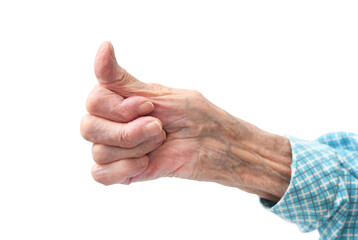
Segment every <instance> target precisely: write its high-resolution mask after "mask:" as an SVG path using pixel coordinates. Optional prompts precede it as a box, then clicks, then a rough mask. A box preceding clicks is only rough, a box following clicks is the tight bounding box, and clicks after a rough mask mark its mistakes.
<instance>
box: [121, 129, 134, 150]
mask: <svg viewBox="0 0 358 240" xmlns="http://www.w3.org/2000/svg"><path fill="white" fill-rule="evenodd" d="M119 142H120V143H121V145H123V146H124V147H134V143H133V138H132V137H131V134H130V133H129V132H128V131H126V130H125V129H123V130H122V131H120V132H119Z"/></svg>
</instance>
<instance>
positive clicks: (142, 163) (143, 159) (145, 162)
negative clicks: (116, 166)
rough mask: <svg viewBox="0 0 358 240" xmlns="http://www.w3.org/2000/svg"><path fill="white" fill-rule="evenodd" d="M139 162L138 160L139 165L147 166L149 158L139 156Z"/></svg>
mask: <svg viewBox="0 0 358 240" xmlns="http://www.w3.org/2000/svg"><path fill="white" fill-rule="evenodd" d="M137 162H138V167H144V166H146V165H147V162H148V161H147V158H146V157H142V158H139V159H138V160H137Z"/></svg>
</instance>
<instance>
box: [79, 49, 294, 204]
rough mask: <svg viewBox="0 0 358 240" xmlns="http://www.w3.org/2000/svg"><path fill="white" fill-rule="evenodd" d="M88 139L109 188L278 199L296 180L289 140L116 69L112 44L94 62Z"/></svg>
mask: <svg viewBox="0 0 358 240" xmlns="http://www.w3.org/2000/svg"><path fill="white" fill-rule="evenodd" d="M95 74H96V77H97V79H98V83H99V84H98V85H97V86H95V88H94V89H93V90H92V92H91V93H90V95H89V96H88V100H87V104H86V105H87V110H88V112H89V114H88V115H86V116H84V118H83V119H82V122H81V134H82V136H83V137H84V138H85V139H86V140H88V141H90V142H93V148H92V153H93V159H94V160H95V162H96V164H95V165H94V167H93V169H92V175H93V177H94V179H95V180H96V181H98V182H100V183H103V184H105V185H109V184H114V183H122V184H129V183H131V182H136V181H144V180H151V179H156V178H160V177H168V176H169V177H179V178H187V179H193V180H201V181H213V182H217V183H220V184H223V185H227V186H232V187H237V188H240V189H242V190H245V191H247V192H250V193H255V194H257V195H259V196H261V197H263V198H266V199H269V200H273V201H277V200H279V199H280V198H281V197H282V195H283V194H284V192H285V190H286V189H287V187H288V184H289V181H290V174H291V168H290V163H291V147H290V144H289V140H288V139H286V138H284V137H281V136H277V135H274V134H270V133H267V132H264V131H262V130H260V129H258V128H256V127H255V126H253V125H251V124H249V123H247V122H245V121H243V120H240V119H238V118H235V117H233V116H231V115H230V114H228V113H227V112H225V111H224V110H222V109H220V108H218V107H217V106H215V105H214V104H212V103H211V102H209V101H208V100H207V99H206V98H205V97H203V96H202V95H201V94H200V93H199V92H197V91H192V90H182V89H174V88H169V87H165V86H162V85H159V84H154V83H144V82H141V81H139V80H137V79H136V78H134V77H133V76H131V75H130V74H129V73H128V72H126V70H125V69H123V68H122V67H120V66H119V65H118V64H117V61H116V58H115V55H114V50H113V47H112V45H111V44H110V43H109V42H105V43H103V44H102V45H101V46H100V48H99V50H98V53H97V56H96V60H95Z"/></svg>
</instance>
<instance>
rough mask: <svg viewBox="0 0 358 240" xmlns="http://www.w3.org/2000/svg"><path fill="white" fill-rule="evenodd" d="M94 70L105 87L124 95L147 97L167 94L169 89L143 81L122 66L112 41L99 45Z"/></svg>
mask: <svg viewBox="0 0 358 240" xmlns="http://www.w3.org/2000/svg"><path fill="white" fill-rule="evenodd" d="M94 70H95V74H96V77H97V79H98V82H99V83H100V84H101V85H102V86H103V87H105V88H107V89H109V90H112V91H114V92H116V93H118V94H120V95H121V96H124V97H130V96H134V95H137V96H138V95H139V96H145V97H151V96H160V95H165V94H167V92H168V91H169V89H168V88H166V87H163V86H161V85H157V84H151V83H143V82H141V81H139V80H138V79H136V78H135V77H133V76H132V75H130V74H129V73H128V72H127V71H126V70H125V69H124V68H122V67H120V66H119V65H118V63H117V60H116V57H115V54H114V50H113V46H112V44H111V43H110V42H104V43H102V44H101V46H100V47H99V49H98V52H97V55H96V60H95V64H94Z"/></svg>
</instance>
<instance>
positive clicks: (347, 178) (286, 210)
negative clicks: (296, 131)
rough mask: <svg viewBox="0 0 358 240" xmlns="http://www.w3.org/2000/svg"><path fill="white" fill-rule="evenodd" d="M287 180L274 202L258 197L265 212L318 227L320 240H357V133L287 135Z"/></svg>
mask: <svg viewBox="0 0 358 240" xmlns="http://www.w3.org/2000/svg"><path fill="white" fill-rule="evenodd" d="M288 138H289V140H290V143H291V148H292V164H291V169H292V173H291V182H290V185H289V187H288V189H287V191H286V193H285V194H284V196H283V197H282V198H281V200H280V201H279V202H277V203H275V202H271V201H268V200H265V199H260V202H261V203H262V205H263V206H264V207H265V208H267V209H268V210H269V211H270V212H272V213H274V214H276V215H278V216H280V217H281V218H283V219H285V220H287V221H289V222H293V223H295V224H297V225H298V227H299V229H300V230H301V231H302V232H309V231H313V230H315V229H317V230H318V231H319V233H320V236H321V238H322V239H329V240H332V239H335V240H336V239H344V240H345V239H357V238H358V135H357V134H353V133H346V132H337V133H329V134H326V135H323V136H321V137H320V138H318V139H317V140H316V141H314V142H311V141H305V140H300V139H296V138H293V137H288Z"/></svg>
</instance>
